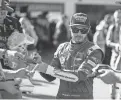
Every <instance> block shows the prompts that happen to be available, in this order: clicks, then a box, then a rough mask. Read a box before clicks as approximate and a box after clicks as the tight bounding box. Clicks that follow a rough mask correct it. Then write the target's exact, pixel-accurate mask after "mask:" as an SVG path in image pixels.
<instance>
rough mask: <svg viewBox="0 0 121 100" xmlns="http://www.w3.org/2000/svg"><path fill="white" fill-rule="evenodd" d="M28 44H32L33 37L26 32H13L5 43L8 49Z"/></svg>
mask: <svg viewBox="0 0 121 100" xmlns="http://www.w3.org/2000/svg"><path fill="white" fill-rule="evenodd" d="M23 44H26V45H30V44H34V39H33V38H32V37H30V36H29V35H27V34H23V33H19V32H17V31H16V32H13V33H12V34H11V36H9V38H8V42H7V45H8V47H9V49H17V48H18V46H20V45H23Z"/></svg>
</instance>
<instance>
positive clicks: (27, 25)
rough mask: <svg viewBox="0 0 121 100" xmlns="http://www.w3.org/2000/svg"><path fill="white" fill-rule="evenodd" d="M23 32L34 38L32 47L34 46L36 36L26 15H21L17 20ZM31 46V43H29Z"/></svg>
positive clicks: (36, 40) (36, 39)
mask: <svg viewBox="0 0 121 100" xmlns="http://www.w3.org/2000/svg"><path fill="white" fill-rule="evenodd" d="M19 22H20V24H21V27H22V30H23V33H24V34H28V35H29V36H31V37H32V38H33V39H34V41H35V42H34V47H36V45H37V42H38V36H37V34H36V32H35V30H34V26H33V25H32V24H31V22H30V21H29V19H28V18H26V17H21V18H20V20H19ZM30 46H32V45H30Z"/></svg>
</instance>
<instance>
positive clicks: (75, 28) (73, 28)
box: [71, 27, 89, 34]
mask: <svg viewBox="0 0 121 100" xmlns="http://www.w3.org/2000/svg"><path fill="white" fill-rule="evenodd" d="M71 29H72V32H73V33H78V32H79V31H80V32H81V34H87V33H88V31H89V28H82V29H79V28H77V27H71Z"/></svg>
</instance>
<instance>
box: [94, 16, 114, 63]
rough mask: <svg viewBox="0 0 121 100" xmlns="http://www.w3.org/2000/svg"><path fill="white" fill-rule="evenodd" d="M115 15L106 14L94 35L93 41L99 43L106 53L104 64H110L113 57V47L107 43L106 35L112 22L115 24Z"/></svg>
mask: <svg viewBox="0 0 121 100" xmlns="http://www.w3.org/2000/svg"><path fill="white" fill-rule="evenodd" d="M112 17H113V16H112V15H111V14H106V15H105V16H104V19H103V20H102V21H101V22H100V23H99V25H97V27H96V32H95V34H94V36H93V42H94V43H95V44H97V45H99V47H100V48H102V50H103V52H104V53H105V58H104V60H103V63H104V64H110V59H111V47H109V46H107V44H106V36H107V32H108V28H109V26H110V25H111V24H113V18H112Z"/></svg>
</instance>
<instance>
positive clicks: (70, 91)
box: [36, 12, 103, 99]
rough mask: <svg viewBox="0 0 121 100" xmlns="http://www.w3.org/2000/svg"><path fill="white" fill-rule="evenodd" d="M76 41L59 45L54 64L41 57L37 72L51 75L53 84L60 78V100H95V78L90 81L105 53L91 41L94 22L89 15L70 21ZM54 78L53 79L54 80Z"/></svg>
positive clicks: (78, 16)
mask: <svg viewBox="0 0 121 100" xmlns="http://www.w3.org/2000/svg"><path fill="white" fill-rule="evenodd" d="M69 27H70V31H71V37H72V39H71V40H70V42H64V43H61V44H60V45H59V47H58V48H57V50H56V52H55V53H54V58H53V60H52V62H51V64H50V65H48V64H46V63H44V62H43V61H42V60H41V57H40V56H38V58H39V59H38V60H37V63H38V65H37V67H36V70H37V71H39V72H42V73H45V74H47V75H51V76H48V77H44V76H43V77H44V78H45V79H47V80H49V81H53V80H54V79H55V78H54V77H57V78H60V86H59V90H58V93H57V96H56V98H57V99H93V78H92V77H91V78H88V75H90V74H91V73H92V72H93V71H92V69H93V68H94V67H96V65H97V64H99V63H101V62H102V60H103V52H102V50H101V49H100V47H99V46H97V45H94V43H93V42H90V41H89V40H88V38H87V34H89V32H90V21H89V19H88V17H87V15H86V14H84V13H81V12H80V13H75V14H73V15H72V17H71V20H70V24H69ZM52 77H53V78H52Z"/></svg>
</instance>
